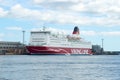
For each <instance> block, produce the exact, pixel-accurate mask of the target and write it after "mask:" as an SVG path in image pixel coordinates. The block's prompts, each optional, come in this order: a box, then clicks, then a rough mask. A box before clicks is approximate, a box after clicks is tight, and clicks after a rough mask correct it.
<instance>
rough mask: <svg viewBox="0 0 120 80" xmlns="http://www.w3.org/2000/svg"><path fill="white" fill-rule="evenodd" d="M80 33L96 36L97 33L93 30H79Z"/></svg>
mask: <svg viewBox="0 0 120 80" xmlns="http://www.w3.org/2000/svg"><path fill="white" fill-rule="evenodd" d="M80 34H81V35H86V36H96V35H97V34H98V33H97V32H95V31H80Z"/></svg>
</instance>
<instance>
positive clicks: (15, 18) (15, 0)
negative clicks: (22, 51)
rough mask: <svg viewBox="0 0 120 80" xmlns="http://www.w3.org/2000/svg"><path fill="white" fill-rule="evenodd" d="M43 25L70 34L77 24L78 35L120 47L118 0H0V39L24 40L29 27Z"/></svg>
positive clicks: (26, 39) (112, 48)
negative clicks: (23, 33)
mask: <svg viewBox="0 0 120 80" xmlns="http://www.w3.org/2000/svg"><path fill="white" fill-rule="evenodd" d="M43 26H46V27H47V28H50V29H51V30H54V31H55V30H56V31H57V30H58V31H60V30H62V31H66V33H67V34H71V33H72V30H73V28H74V26H79V28H80V36H81V37H82V38H84V39H85V40H87V41H91V42H92V44H98V45H101V43H102V40H101V39H104V49H105V50H117V51H118V50H120V1H119V0H0V28H1V29H0V41H20V42H22V31H23V30H25V42H26V44H28V42H29V37H30V31H31V30H39V29H41V28H42V27H43Z"/></svg>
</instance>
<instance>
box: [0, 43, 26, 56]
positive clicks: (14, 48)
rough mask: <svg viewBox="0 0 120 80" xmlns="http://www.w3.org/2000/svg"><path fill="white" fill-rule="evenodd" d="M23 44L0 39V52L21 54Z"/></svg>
mask: <svg viewBox="0 0 120 80" xmlns="http://www.w3.org/2000/svg"><path fill="white" fill-rule="evenodd" d="M23 50H24V45H23V44H21V43H20V42H8V41H0V54H22V53H23Z"/></svg>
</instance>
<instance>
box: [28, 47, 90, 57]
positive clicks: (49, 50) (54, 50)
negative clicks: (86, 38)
mask: <svg viewBox="0 0 120 80" xmlns="http://www.w3.org/2000/svg"><path fill="white" fill-rule="evenodd" d="M26 48H27V50H28V52H29V53H30V54H42V55H43V54H48V55H51V54H92V51H91V49H90V48H65V47H48V46H26Z"/></svg>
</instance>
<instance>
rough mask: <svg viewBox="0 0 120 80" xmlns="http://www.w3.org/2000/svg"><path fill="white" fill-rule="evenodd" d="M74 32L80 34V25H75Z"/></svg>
mask: <svg viewBox="0 0 120 80" xmlns="http://www.w3.org/2000/svg"><path fill="white" fill-rule="evenodd" d="M72 34H79V28H78V26H75V27H74V30H73V33H72Z"/></svg>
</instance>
